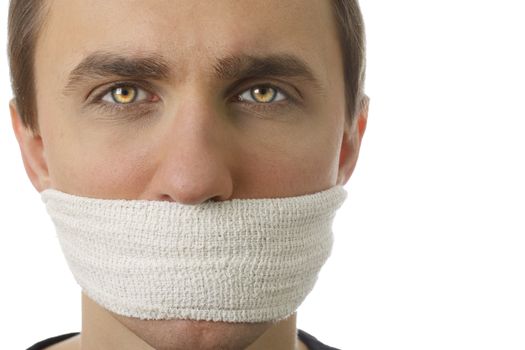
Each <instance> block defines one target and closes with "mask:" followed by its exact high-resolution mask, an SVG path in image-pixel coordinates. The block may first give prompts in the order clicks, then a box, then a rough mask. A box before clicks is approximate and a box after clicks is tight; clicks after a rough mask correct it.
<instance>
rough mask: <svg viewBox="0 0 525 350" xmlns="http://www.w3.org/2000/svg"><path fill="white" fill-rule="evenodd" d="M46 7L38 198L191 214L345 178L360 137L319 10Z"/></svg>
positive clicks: (115, 4)
mask: <svg viewBox="0 0 525 350" xmlns="http://www.w3.org/2000/svg"><path fill="white" fill-rule="evenodd" d="M48 4H49V5H50V6H49V8H50V12H49V13H48V14H47V17H46V23H45V26H44V30H43V32H42V33H41V36H40V38H39V41H38V45H37V49H36V57H35V62H36V68H35V75H36V90H37V108H38V121H39V125H40V135H41V141H42V144H41V151H42V159H41V161H40V162H36V163H37V164H38V165H39V166H40V168H39V169H36V170H35V172H36V173H37V176H33V177H32V180H33V183H34V184H35V186H36V187H37V189H39V190H42V189H45V188H48V187H52V188H56V189H59V190H62V191H64V192H68V193H73V194H77V195H84V196H91V197H98V198H129V199H155V200H172V201H177V202H181V203H189V204H196V203H200V202H203V201H206V200H210V199H213V200H225V199H232V198H260V197H284V196H293V195H299V194H304V193H312V192H316V191H320V190H323V189H326V188H329V187H331V186H333V185H334V184H336V183H337V182H339V183H342V182H346V180H347V179H348V176H349V175H350V173H351V169H353V163H355V158H356V156H357V149H356V148H357V147H358V145H357V147H356V144H357V143H358V142H357V141H358V140H356V139H358V138H360V137H359V135H358V132H356V131H355V130H354V129H355V128H354V129H352V128H350V127H349V126H348V125H346V126H347V128H346V129H345V102H344V81H343V66H342V60H341V51H340V46H339V42H338V39H337V35H336V25H335V22H334V17H333V14H332V11H331V4H330V2H329V1H308V2H305V1H304V0H296V1H295V0H288V1H279V0H275V1H264V2H261V1H255V0H254V1H251V0H250V1H248V0H245V1H235V0H231V1H226V0H224V1H213V2H212V1H206V2H203V1H192V0H187V1H181V0H179V1H173V0H165V1H161V0H157V1H131V0H111V1H108V0H104V1H102V0H100V1H98V0H94V1H89V2H86V1H49V2H48ZM351 129H352V130H353V131H352V130H351ZM343 133H344V134H343ZM345 144H346V148H345ZM35 178H37V180H36V181H35Z"/></svg>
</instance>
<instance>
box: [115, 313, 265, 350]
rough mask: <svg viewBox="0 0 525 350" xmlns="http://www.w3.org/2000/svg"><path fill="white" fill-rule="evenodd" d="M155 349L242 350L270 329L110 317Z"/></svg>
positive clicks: (235, 324) (251, 324)
mask: <svg viewBox="0 0 525 350" xmlns="http://www.w3.org/2000/svg"><path fill="white" fill-rule="evenodd" d="M113 316H114V317H115V318H116V319H117V320H118V321H120V322H121V323H122V324H123V325H124V326H126V327H127V328H128V329H129V330H131V331H132V332H133V333H135V334H136V335H137V336H138V337H140V338H142V339H143V340H144V341H145V342H146V343H148V344H149V345H150V346H152V347H153V348H155V349H156V350H179V349H180V350H187V349H192V350H208V349H209V350H243V349H246V348H247V347H248V346H250V345H251V344H253V343H254V342H255V341H257V339H258V338H259V337H260V336H262V335H263V334H264V333H265V332H266V331H267V330H268V329H269V328H270V326H272V323H271V322H263V323H230V322H211V321H193V320H178V319H175V320H140V319H137V318H131V317H125V316H120V315H116V314H113Z"/></svg>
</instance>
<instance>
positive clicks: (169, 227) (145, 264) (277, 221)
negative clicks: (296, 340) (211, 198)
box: [42, 185, 347, 322]
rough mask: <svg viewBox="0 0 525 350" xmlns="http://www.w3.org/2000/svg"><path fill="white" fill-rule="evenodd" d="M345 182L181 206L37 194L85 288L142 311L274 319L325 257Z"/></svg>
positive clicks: (298, 297)
mask: <svg viewBox="0 0 525 350" xmlns="http://www.w3.org/2000/svg"><path fill="white" fill-rule="evenodd" d="M346 195H347V193H346V191H345V189H344V188H343V187H342V186H340V185H337V186H334V187H332V188H330V189H328V190H325V191H321V192H317V193H314V194H308V195H303V196H297V197H282V198H269V199H233V200H228V201H222V202H206V203H202V204H198V205H186V204H180V203H174V202H165V201H147V200H108V199H94V198H86V197H78V196H74V195H70V194H66V193H63V192H59V191H56V190H45V191H43V192H42V200H43V201H44V202H45V204H46V207H47V211H48V213H49V215H50V216H51V218H52V219H53V221H54V223H55V226H56V229H57V234H58V238H59V241H60V244H61V247H62V250H63V252H64V254H65V257H66V260H67V262H68V265H69V267H70V269H71V271H72V273H73V275H74V277H75V279H76V281H77V282H78V284H79V285H80V286H81V287H82V289H83V291H84V293H85V294H86V295H87V296H89V297H90V298H91V299H93V300H94V301H95V302H97V303H98V304H100V305H101V306H103V307H104V308H106V309H107V310H110V311H112V312H114V313H116V314H119V315H124V316H130V317H136V318H140V319H152V320H159V319H162V320H166V319H191V320H206V321H224V322H265V321H271V320H272V321H276V320H281V319H284V318H286V317H288V316H289V315H291V314H292V313H294V312H295V311H296V310H297V308H298V307H299V305H300V304H301V303H302V302H303V300H304V299H305V298H306V296H307V295H308V293H309V292H310V291H311V289H312V288H313V286H314V284H315V281H316V279H317V275H318V273H319V271H320V269H321V267H322V266H323V264H324V263H325V261H326V259H327V258H328V256H329V255H330V251H331V247H332V241H333V237H332V221H333V218H334V216H335V212H336V210H337V209H338V208H339V207H340V206H341V205H342V203H343V202H344V200H345V198H346Z"/></svg>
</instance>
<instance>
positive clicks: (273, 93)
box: [239, 85, 286, 103]
mask: <svg viewBox="0 0 525 350" xmlns="http://www.w3.org/2000/svg"><path fill="white" fill-rule="evenodd" d="M285 99H286V96H285V95H284V94H283V93H282V92H281V91H280V90H278V89H277V88H274V87H271V86H265V85H261V86H254V87H252V88H250V89H248V90H246V91H245V92H243V93H242V94H241V95H239V100H240V101H251V102H255V103H270V102H278V101H283V100H285Z"/></svg>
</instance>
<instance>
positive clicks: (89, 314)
mask: <svg viewBox="0 0 525 350" xmlns="http://www.w3.org/2000/svg"><path fill="white" fill-rule="evenodd" d="M81 349H82V350H113V349H127V350H155V349H156V350H168V349H169V350H178V349H195V350H197V349H203V350H204V349H232V350H233V349H236V350H237V349H238V350H240V349H245V350H263V349H274V350H300V349H306V347H304V345H303V344H302V343H301V342H300V341H299V340H298V338H297V328H296V314H293V315H292V316H290V317H288V318H286V319H284V320H282V321H279V322H277V323H257V324H249V323H243V324H235V323H225V322H204V321H188V320H159V321H145V320H139V319H134V318H129V317H123V316H119V315H116V314H113V313H111V312H110V311H108V310H106V309H104V308H102V307H101V306H99V305H98V304H96V303H95V302H94V301H93V300H91V299H90V298H88V297H87V296H86V295H85V294H82V337H81Z"/></svg>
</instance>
